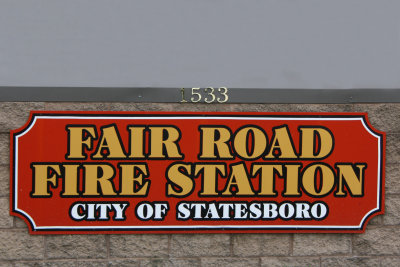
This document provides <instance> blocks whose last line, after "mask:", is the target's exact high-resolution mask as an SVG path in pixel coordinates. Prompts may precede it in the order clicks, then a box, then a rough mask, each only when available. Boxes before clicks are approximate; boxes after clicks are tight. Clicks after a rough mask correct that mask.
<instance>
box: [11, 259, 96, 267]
mask: <svg viewBox="0 0 400 267" xmlns="http://www.w3.org/2000/svg"><path fill="white" fill-rule="evenodd" d="M14 266H15V267H77V266H85V267H86V266H88V267H89V266H91V265H76V262H75V261H71V260H69V261H45V262H43V261H25V262H16V263H14Z"/></svg>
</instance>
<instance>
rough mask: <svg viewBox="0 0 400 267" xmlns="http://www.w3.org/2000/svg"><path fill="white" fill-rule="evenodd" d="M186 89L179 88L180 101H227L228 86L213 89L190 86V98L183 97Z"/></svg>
mask: <svg viewBox="0 0 400 267" xmlns="http://www.w3.org/2000/svg"><path fill="white" fill-rule="evenodd" d="M186 90H187V89H185V88H181V97H182V99H181V101H180V102H181V103H186V102H192V103H198V102H205V103H215V102H218V103H225V102H227V101H228V99H229V96H228V88H226V87H219V88H217V89H214V88H213V87H207V88H204V89H203V88H195V87H193V88H190V99H189V100H186V99H185V91H186Z"/></svg>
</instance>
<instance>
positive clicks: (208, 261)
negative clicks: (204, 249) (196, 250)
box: [201, 257, 260, 267]
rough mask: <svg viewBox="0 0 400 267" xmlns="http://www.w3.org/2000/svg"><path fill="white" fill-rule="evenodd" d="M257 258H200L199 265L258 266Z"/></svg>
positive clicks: (216, 266)
mask: <svg viewBox="0 0 400 267" xmlns="http://www.w3.org/2000/svg"><path fill="white" fill-rule="evenodd" d="M259 264H260V260H259V259H258V258H223V257H222V258H220V257H218V258H201V266H207V267H222V266H229V267H243V266H259Z"/></svg>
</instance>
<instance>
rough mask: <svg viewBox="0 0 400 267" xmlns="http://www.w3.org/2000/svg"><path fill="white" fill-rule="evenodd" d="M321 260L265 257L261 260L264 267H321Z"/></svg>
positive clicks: (313, 258)
mask: <svg viewBox="0 0 400 267" xmlns="http://www.w3.org/2000/svg"><path fill="white" fill-rule="evenodd" d="M319 263H320V261H319V258H315V257H263V258H261V266H262V267H282V266H290V267H304V266H307V267H314V266H316V267H317V266H318V267H319V266H320V264H319Z"/></svg>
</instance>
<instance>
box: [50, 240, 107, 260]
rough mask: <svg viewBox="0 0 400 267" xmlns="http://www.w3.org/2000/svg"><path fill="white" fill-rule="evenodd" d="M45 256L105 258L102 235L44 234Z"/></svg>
mask: <svg viewBox="0 0 400 267" xmlns="http://www.w3.org/2000/svg"><path fill="white" fill-rule="evenodd" d="M46 256H47V258H49V259H71V258H81V259H83V258H91V259H96V258H107V245H106V239H105V236H103V235H54V236H46Z"/></svg>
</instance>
